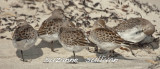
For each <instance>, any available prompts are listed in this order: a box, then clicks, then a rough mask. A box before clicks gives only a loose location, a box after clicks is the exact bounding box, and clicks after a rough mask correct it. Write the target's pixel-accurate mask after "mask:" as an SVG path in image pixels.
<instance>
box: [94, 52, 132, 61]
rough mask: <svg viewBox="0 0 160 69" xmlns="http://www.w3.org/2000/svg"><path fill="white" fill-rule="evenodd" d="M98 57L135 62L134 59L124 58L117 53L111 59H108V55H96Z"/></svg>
mask: <svg viewBox="0 0 160 69" xmlns="http://www.w3.org/2000/svg"><path fill="white" fill-rule="evenodd" d="M96 56H97V57H102V56H105V57H106V58H113V59H121V60H134V59H129V58H125V57H124V56H122V55H121V54H119V53H117V52H115V53H114V56H111V57H108V56H107V53H103V54H99V53H96Z"/></svg>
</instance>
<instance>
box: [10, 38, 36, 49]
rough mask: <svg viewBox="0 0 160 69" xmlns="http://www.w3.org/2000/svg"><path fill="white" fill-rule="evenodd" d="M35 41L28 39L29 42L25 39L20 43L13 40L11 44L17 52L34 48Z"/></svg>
mask: <svg viewBox="0 0 160 69" xmlns="http://www.w3.org/2000/svg"><path fill="white" fill-rule="evenodd" d="M36 41H37V39H36V38H35V39H29V40H27V39H26V40H21V41H15V40H13V41H12V43H13V45H14V47H15V48H17V49H19V50H28V49H29V48H31V47H32V46H34V44H35V43H36Z"/></svg>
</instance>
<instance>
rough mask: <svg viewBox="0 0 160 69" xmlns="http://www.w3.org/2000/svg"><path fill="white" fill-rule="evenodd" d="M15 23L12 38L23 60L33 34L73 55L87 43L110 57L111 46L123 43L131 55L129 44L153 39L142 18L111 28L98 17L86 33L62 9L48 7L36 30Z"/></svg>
mask: <svg viewBox="0 0 160 69" xmlns="http://www.w3.org/2000/svg"><path fill="white" fill-rule="evenodd" d="M16 24H17V28H16V30H15V31H14V34H13V36H12V38H13V41H12V42H13V45H14V46H15V47H16V48H17V49H19V50H21V55H22V61H26V60H25V59H24V57H23V51H24V50H28V49H30V48H31V47H32V46H34V44H35V43H36V41H37V38H41V39H42V40H44V41H47V42H50V43H54V42H55V41H56V40H58V41H59V42H60V44H61V45H62V46H63V48H64V49H66V50H68V51H70V52H73V56H74V59H75V58H76V57H75V53H76V52H80V51H81V50H83V49H85V48H88V47H95V52H96V53H98V51H97V50H98V48H100V49H103V50H105V51H108V52H109V53H107V56H108V57H111V56H114V49H116V48H120V47H121V46H125V47H128V48H129V49H130V50H131V53H132V54H133V55H134V56H135V54H134V53H133V52H132V47H134V46H141V45H143V44H146V43H148V44H149V43H151V42H153V41H154V40H155V38H154V37H153V36H152V34H153V33H154V32H155V26H154V25H153V24H152V23H151V22H150V21H148V20H146V19H144V18H130V19H128V20H126V21H123V22H122V23H120V24H118V25H117V26H115V27H113V28H111V27H108V26H107V25H106V23H105V20H103V19H101V18H99V19H98V20H97V21H95V23H94V24H93V26H92V29H91V30H90V31H89V34H88V35H86V33H85V32H84V30H83V29H80V28H78V27H76V26H75V25H74V23H72V21H69V19H67V18H65V16H64V11H63V10H62V9H55V10H54V11H52V15H51V16H50V17H49V18H48V19H46V20H45V21H43V23H42V25H41V27H40V28H39V30H38V31H37V30H35V29H34V28H33V27H32V26H31V25H29V24H28V22H26V21H25V20H23V19H20V20H17V22H16ZM52 45H53V44H52ZM51 51H53V52H55V51H54V46H51Z"/></svg>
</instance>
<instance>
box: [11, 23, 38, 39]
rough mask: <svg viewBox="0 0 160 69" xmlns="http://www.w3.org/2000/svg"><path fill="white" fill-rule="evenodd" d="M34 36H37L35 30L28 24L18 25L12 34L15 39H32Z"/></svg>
mask: <svg viewBox="0 0 160 69" xmlns="http://www.w3.org/2000/svg"><path fill="white" fill-rule="evenodd" d="M35 37H37V31H36V30H34V28H33V27H32V26H31V25H29V24H28V25H24V26H21V27H18V28H17V29H16V30H15V32H14V34H13V39H15V40H16V41H20V40H24V39H32V38H35Z"/></svg>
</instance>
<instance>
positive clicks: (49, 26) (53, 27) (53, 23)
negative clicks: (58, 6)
mask: <svg viewBox="0 0 160 69" xmlns="http://www.w3.org/2000/svg"><path fill="white" fill-rule="evenodd" d="M62 24H63V20H62V19H47V20H45V21H44V22H43V23H42V26H41V27H40V28H39V30H38V33H39V35H45V34H55V33H57V32H58V31H59V29H60V27H61V26H62Z"/></svg>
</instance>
